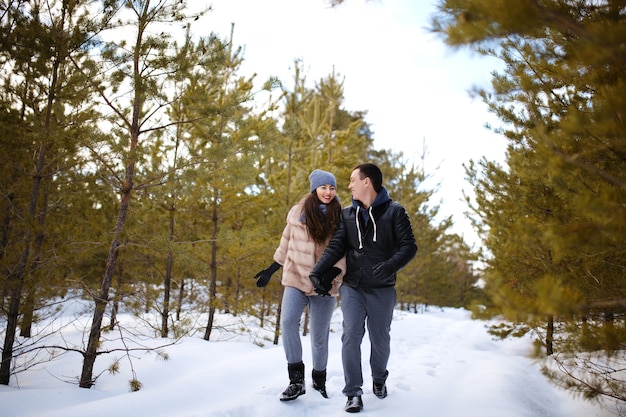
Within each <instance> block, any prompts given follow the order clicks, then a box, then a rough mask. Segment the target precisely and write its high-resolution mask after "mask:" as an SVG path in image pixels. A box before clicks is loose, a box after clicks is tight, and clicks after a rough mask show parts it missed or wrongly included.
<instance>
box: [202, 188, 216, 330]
mask: <svg viewBox="0 0 626 417" xmlns="http://www.w3.org/2000/svg"><path fill="white" fill-rule="evenodd" d="M217 200H218V196H217V192H216V191H214V194H213V216H212V217H213V219H212V220H213V233H212V234H211V240H212V242H211V272H210V274H211V282H210V284H209V321H208V323H207V325H206V330H205V332H204V340H209V337H211V330H213V321H214V319H215V303H216V301H215V296H216V294H217V223H218V216H217V204H218V203H217Z"/></svg>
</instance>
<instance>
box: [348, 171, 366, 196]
mask: <svg viewBox="0 0 626 417" xmlns="http://www.w3.org/2000/svg"><path fill="white" fill-rule="evenodd" d="M367 180H368V178H367V177H366V178H364V179H361V170H360V169H355V170H354V171H352V175H350V184H349V185H348V188H349V189H350V192H351V193H352V198H353V199H355V200H359V201H362V198H363V197H364V196H365V185H366V182H367Z"/></svg>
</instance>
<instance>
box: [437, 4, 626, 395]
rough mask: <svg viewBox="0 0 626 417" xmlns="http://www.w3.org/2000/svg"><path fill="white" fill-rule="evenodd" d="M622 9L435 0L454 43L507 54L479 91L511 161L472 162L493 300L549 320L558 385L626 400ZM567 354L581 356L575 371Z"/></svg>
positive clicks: (520, 314)
mask: <svg viewBox="0 0 626 417" xmlns="http://www.w3.org/2000/svg"><path fill="white" fill-rule="evenodd" d="M624 6H625V3H624V2H623V1H621V0H618V1H612V0H609V1H606V2H561V1H545V2H541V3H539V2H535V1H530V0H524V1H519V2H515V3H509V2H507V4H506V5H504V3H503V2H500V1H490V2H483V1H473V0H458V1H441V2H440V3H439V6H438V7H439V13H438V14H437V15H436V16H434V18H433V24H432V27H433V30H435V31H436V32H439V33H440V34H442V36H443V37H444V39H445V40H446V42H447V43H449V44H450V45H452V46H461V45H471V46H473V47H475V48H476V49H477V50H478V51H480V52H481V53H485V54H488V55H493V56H496V57H498V58H500V59H501V60H502V62H503V63H504V65H505V69H504V71H503V72H502V73H495V74H494V77H493V82H492V90H491V91H486V90H484V91H480V90H479V91H478V94H480V95H481V96H482V97H483V98H484V99H485V101H486V102H487V103H488V104H489V105H490V108H491V109H492V110H493V112H494V113H495V114H496V115H498V117H499V118H500V119H501V120H502V122H503V127H502V128H500V129H499V131H500V132H501V133H503V134H504V135H505V136H506V137H507V138H508V140H509V141H510V146H509V148H508V153H507V161H506V162H507V164H508V168H507V169H505V168H502V167H499V166H497V165H496V164H492V163H489V162H488V161H483V162H481V164H480V169H478V168H477V167H476V166H475V165H474V166H472V167H470V176H471V177H472V178H473V183H474V186H475V187H476V191H477V194H478V196H479V198H478V199H477V211H476V212H477V214H478V216H480V220H479V223H480V222H482V223H483V228H484V232H485V238H486V240H485V242H486V245H487V248H488V249H489V252H491V256H490V258H489V259H488V260H487V264H488V269H487V271H486V276H485V278H486V280H487V285H488V287H489V291H490V293H491V294H492V299H493V301H494V303H495V305H496V306H497V307H500V308H501V309H502V310H503V311H504V312H506V313H507V315H508V317H510V318H511V319H512V320H515V321H516V322H519V323H521V324H522V326H529V327H531V328H535V329H539V330H541V329H542V328H543V329H544V330H543V331H541V333H543V334H544V335H545V339H544V341H542V343H541V344H542V345H543V346H545V347H546V352H547V353H548V354H549V355H551V354H553V353H555V354H554V355H552V357H553V358H554V359H555V361H556V362H557V363H558V364H559V366H560V367H561V370H562V371H564V372H560V373H559V372H552V371H551V370H549V369H548V368H546V372H547V373H548V374H549V375H550V376H551V377H552V378H553V380H554V381H555V382H556V383H558V384H560V385H564V386H566V387H568V388H570V389H572V390H575V391H578V392H582V393H584V395H585V396H587V397H588V398H595V397H597V396H598V395H606V396H608V397H612V398H618V399H619V400H620V401H623V400H624V399H626V397H625V396H624V395H623V392H624V385H623V383H622V382H621V381H619V379H618V378H616V377H615V376H614V374H613V373H612V372H611V369H612V368H614V367H618V368H619V367H621V366H622V365H620V364H621V363H623V362H624V358H623V357H622V356H621V355H620V354H618V352H619V351H621V350H619V347H620V346H622V344H623V343H624V341H626V339H624V335H623V332H621V331H620V330H619V328H620V327H621V326H622V325H623V321H624V313H626V309H624V305H625V303H624V299H625V295H626V286H625V285H624V280H623V276H624V272H625V270H626V265H625V264H624V261H623V260H624V259H625V255H626V253H625V250H626V241H625V239H626V238H625V236H626V220H625V219H626V209H625V207H626V205H625V203H626V176H625V174H624V173H625V172H626V170H625V168H626V158H624V155H626V141H625V140H624V138H625V136H626V130H625V128H624V124H623V120H622V119H623V117H622V116H623V113H624V110H625V109H626V99H625V97H624V94H623V92H624V87H625V82H626V77H625V75H624V74H626V71H625V69H626V58H625V57H624V54H623V48H624V43H625V42H626V23H625V17H624V14H623V9H624ZM481 171H482V172H481ZM505 333H506V332H505ZM590 346H595V348H594V349H593V350H594V351H595V352H596V353H597V352H598V351H597V350H596V349H601V350H602V351H603V352H604V354H605V355H607V357H605V358H602V355H601V354H600V355H596V353H589V348H590ZM609 357H610V360H608V361H607V359H608V358H609ZM568 358H578V359H580V363H582V364H584V365H583V366H582V367H580V368H577V369H574V370H572V368H570V367H569V365H568V363H575V361H573V362H568V361H567V359H568Z"/></svg>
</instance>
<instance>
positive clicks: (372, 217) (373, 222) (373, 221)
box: [369, 207, 376, 242]
mask: <svg viewBox="0 0 626 417" xmlns="http://www.w3.org/2000/svg"><path fill="white" fill-rule="evenodd" d="M369 213H370V219H372V224H373V225H374V239H373V240H374V242H376V221H375V220H374V215H373V214H372V208H371V207H370V210H369Z"/></svg>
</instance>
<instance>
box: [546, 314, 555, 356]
mask: <svg viewBox="0 0 626 417" xmlns="http://www.w3.org/2000/svg"><path fill="white" fill-rule="evenodd" d="M553 345H554V316H552V315H550V316H548V326H547V329H546V355H548V356H551V355H552V354H553V353H554V346H553Z"/></svg>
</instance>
